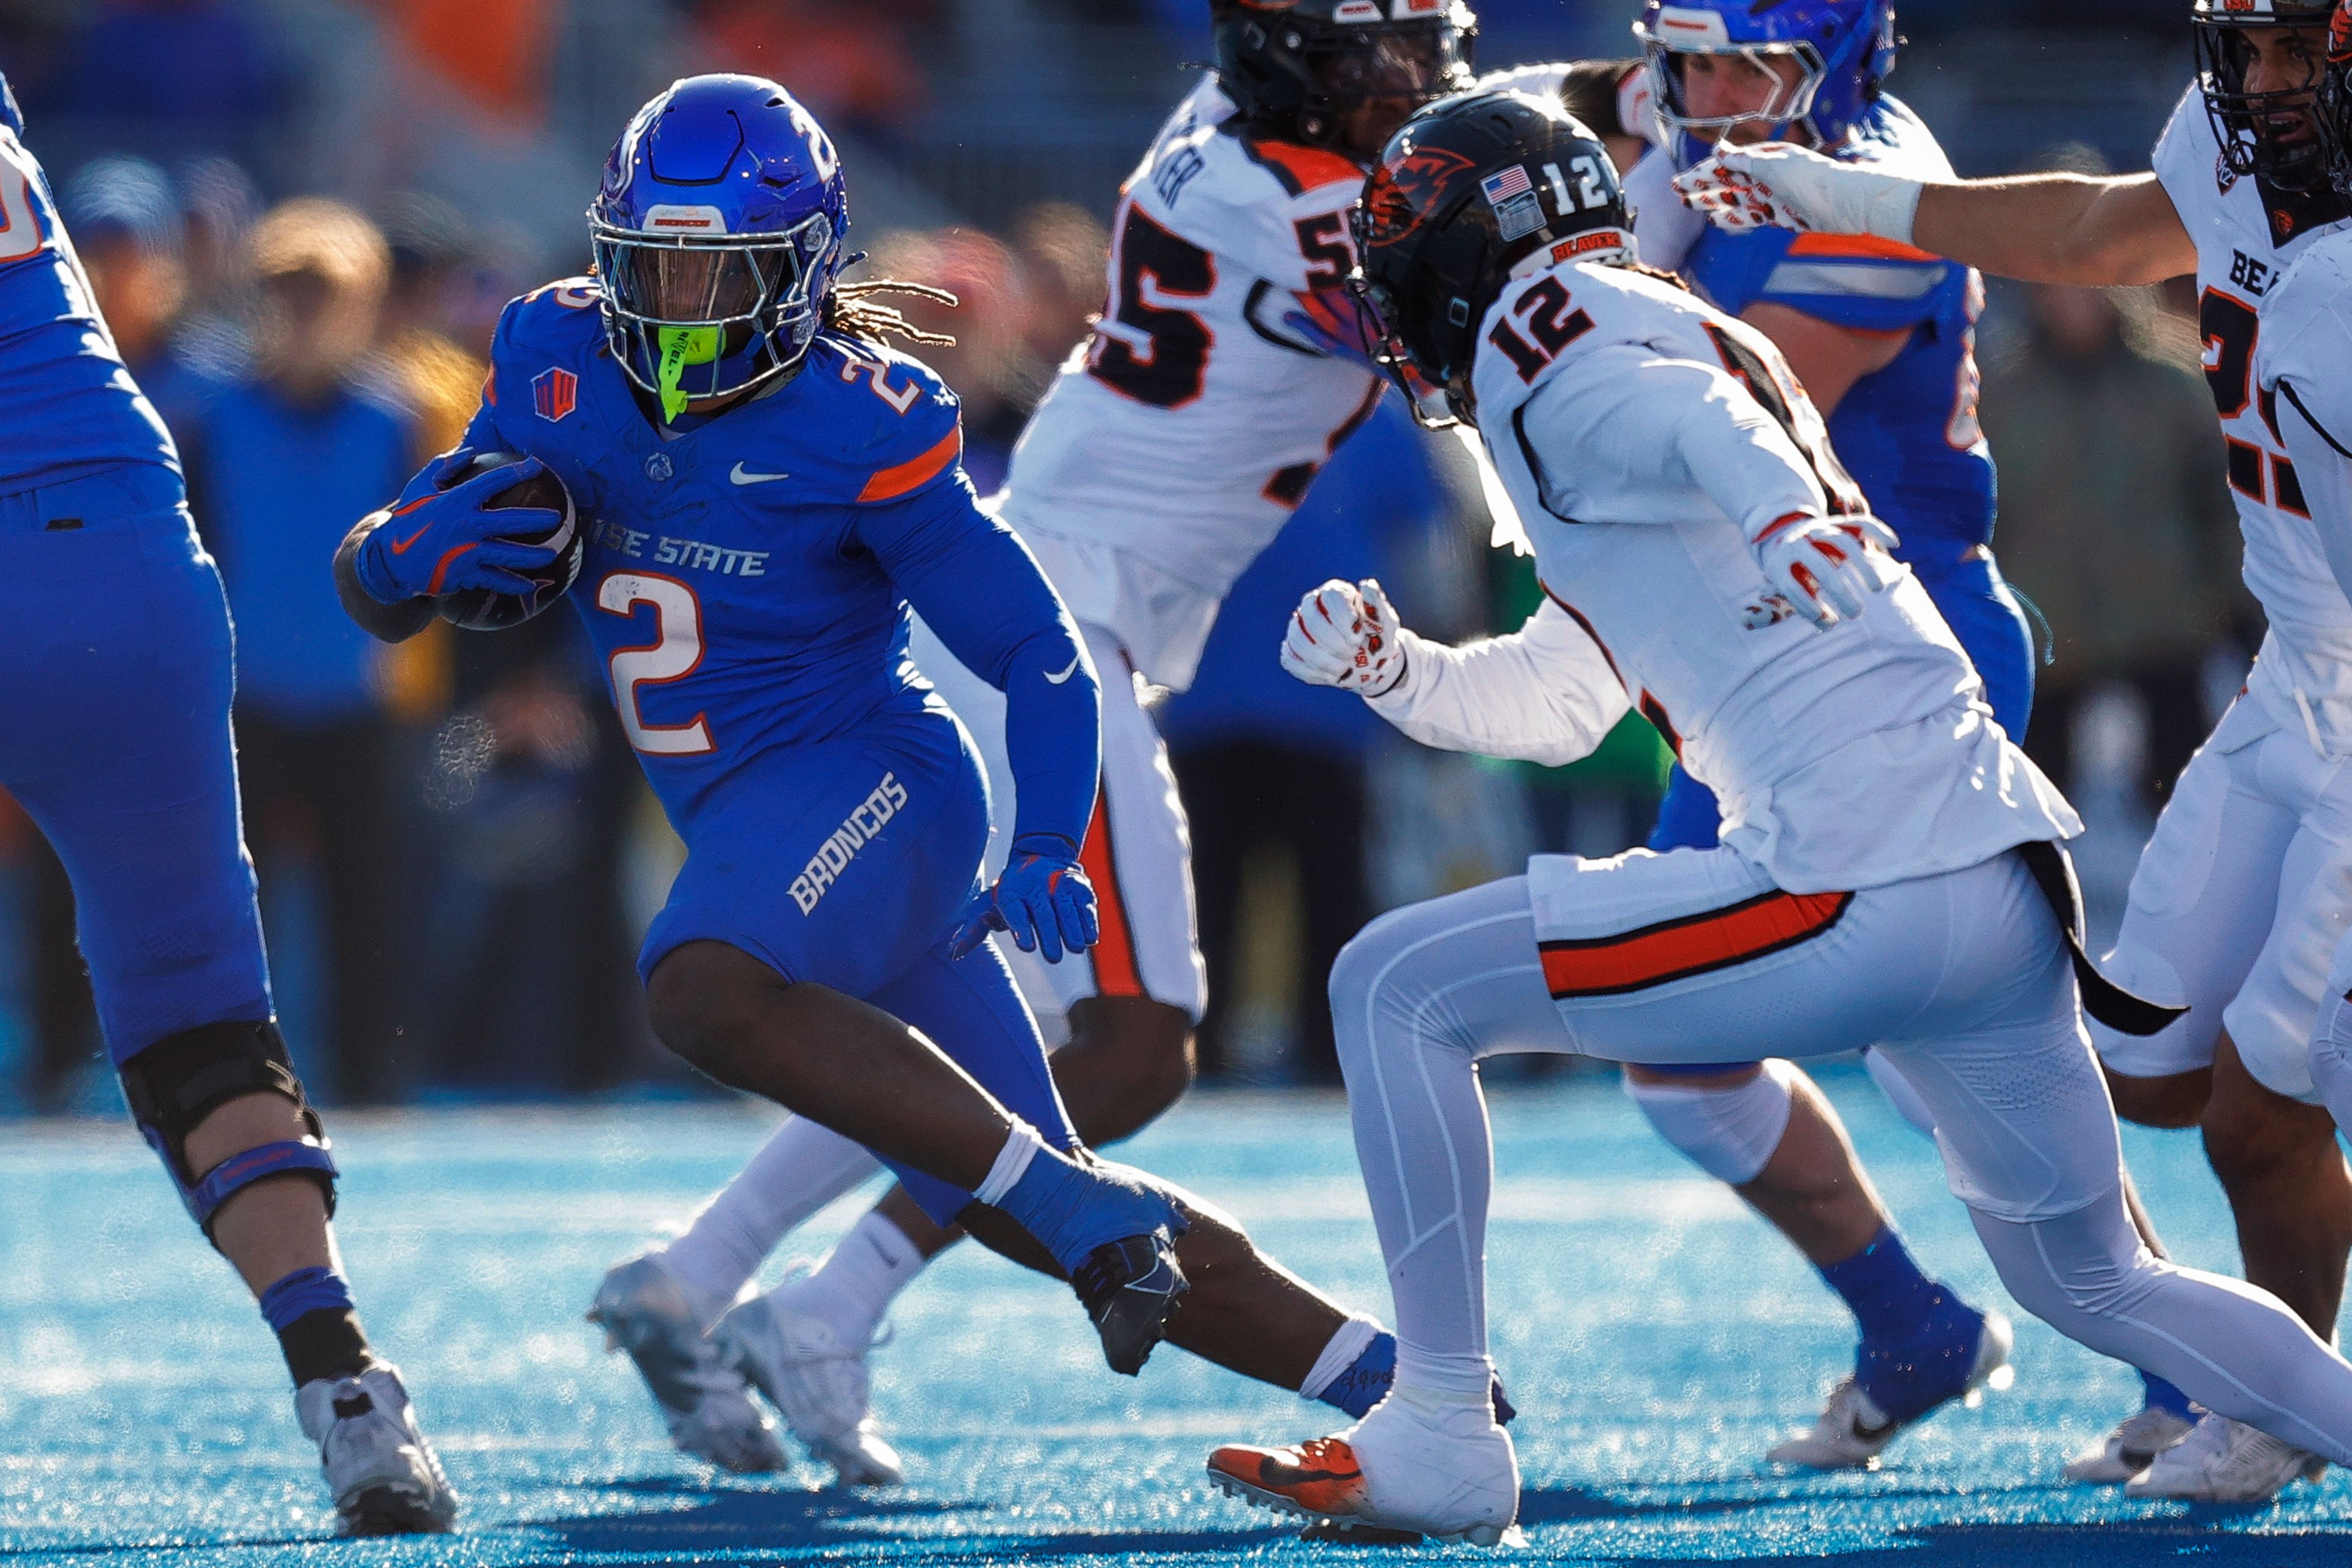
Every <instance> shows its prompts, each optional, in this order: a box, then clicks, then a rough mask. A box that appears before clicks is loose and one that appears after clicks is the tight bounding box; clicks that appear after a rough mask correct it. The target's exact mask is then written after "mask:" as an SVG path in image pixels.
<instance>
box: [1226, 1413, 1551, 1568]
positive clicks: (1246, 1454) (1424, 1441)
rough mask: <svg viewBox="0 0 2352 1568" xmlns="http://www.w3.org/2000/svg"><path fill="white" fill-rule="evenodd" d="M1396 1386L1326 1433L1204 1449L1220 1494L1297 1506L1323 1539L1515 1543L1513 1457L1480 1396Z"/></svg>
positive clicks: (1292, 1510)
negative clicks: (1460, 1399)
mask: <svg viewBox="0 0 2352 1568" xmlns="http://www.w3.org/2000/svg"><path fill="white" fill-rule="evenodd" d="M1417 1392H1418V1391H1413V1390H1402V1389H1401V1390H1398V1391H1397V1392H1396V1393H1393V1394H1391V1395H1390V1397H1389V1398H1387V1399H1385V1400H1383V1401H1382V1402H1381V1405H1379V1406H1378V1407H1377V1408H1376V1409H1374V1410H1373V1411H1372V1413H1371V1414H1370V1415H1367V1416H1365V1417H1364V1419H1363V1420H1361V1421H1360V1422H1358V1423H1357V1424H1356V1425H1355V1426H1351V1427H1349V1429H1348V1430H1347V1431H1345V1432H1343V1433H1341V1434H1339V1436H1336V1437H1318V1438H1316V1439H1314V1440H1313V1441H1311V1442H1307V1443H1302V1444H1300V1445H1298V1446H1297V1447H1286V1448H1257V1447H1246V1446H1242V1445H1231V1446H1228V1447H1223V1448H1219V1449H1218V1450H1217V1451H1216V1452H1215V1453H1213V1454H1211V1455H1210V1456H1209V1481H1210V1484H1211V1485H1213V1486H1214V1487H1215V1488H1216V1489H1218V1490H1220V1491H1222V1492H1223V1493H1224V1494H1225V1495H1226V1496H1228V1497H1234V1498H1238V1499H1240V1500H1242V1501H1244V1502H1246V1503H1249V1504H1252V1505H1253V1506H1255V1507H1258V1508H1264V1509H1271V1510H1274V1511H1276V1512H1277V1513H1289V1514H1297V1515H1298V1516H1300V1517H1302V1518H1304V1519H1307V1520H1308V1521H1311V1522H1310V1530H1312V1531H1313V1532H1314V1533H1315V1534H1316V1535H1317V1536H1318V1538H1323V1539H1328V1538H1330V1537H1331V1536H1332V1535H1334V1534H1337V1535H1339V1536H1340V1537H1341V1538H1343V1539H1347V1540H1351V1541H1358V1542H1361V1541H1365V1540H1367V1539H1370V1538H1373V1537H1375V1536H1377V1537H1379V1538H1381V1539H1385V1540H1389V1541H1394V1540H1397V1539H1398V1538H1399V1537H1400V1535H1406V1536H1423V1537H1428V1538H1430V1539H1433V1540H1436V1541H1445V1542H1469V1543H1470V1544H1472V1545H1475V1546H1496V1545H1517V1544H1518V1543H1519V1542H1520V1540H1521V1539H1522V1538H1521V1537H1520V1535H1519V1531H1518V1528H1517V1519H1518V1511H1519V1466H1518V1457H1517V1454H1515V1453H1514V1452H1513V1451H1512V1448H1511V1438H1510V1435H1509V1434H1508V1433H1507V1432H1505V1431H1504V1430H1503V1429H1502V1428H1501V1427H1500V1426H1496V1425H1495V1420H1494V1414H1493V1411H1492V1408H1491V1407H1489V1406H1487V1405H1484V1404H1483V1403H1482V1404H1480V1405H1475V1406H1470V1405H1462V1406H1458V1407H1457V1406H1456V1405H1453V1404H1452V1403H1450V1402H1447V1403H1440V1402H1438V1401H1435V1400H1432V1399H1429V1398H1427V1397H1425V1396H1424V1397H1416V1396H1415V1395H1416V1394H1417Z"/></svg>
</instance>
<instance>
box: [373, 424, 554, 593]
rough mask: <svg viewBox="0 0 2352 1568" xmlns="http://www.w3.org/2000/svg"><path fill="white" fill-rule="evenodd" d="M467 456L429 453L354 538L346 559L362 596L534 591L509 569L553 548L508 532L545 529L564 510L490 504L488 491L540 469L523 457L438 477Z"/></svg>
mask: <svg viewBox="0 0 2352 1568" xmlns="http://www.w3.org/2000/svg"><path fill="white" fill-rule="evenodd" d="M473 456H474V455H473V453H471V452H469V451H467V449H466V448H465V447H458V448H457V450H456V451H454V452H451V453H449V454H447V455H446V456H445V457H441V458H436V459H435V460H434V461H433V463H432V465H431V466H430V467H428V468H426V469H425V471H424V472H423V473H421V474H419V475H418V476H417V477H416V478H415V479H411V480H410V481H409V484H408V489H406V490H404V491H403V492H402V494H401V499H400V500H399V502H398V503H397V504H395V505H394V508H393V509H392V510H391V512H390V513H389V514H388V515H387V516H386V517H385V518H384V520H383V522H381V523H379V524H377V525H376V527H375V529H374V531H373V532H371V533H370V534H369V535H368V536H367V538H366V539H365V540H363V541H362V542H361V543H360V548H359V554H358V556H357V557H356V558H355V559H354V560H353V562H352V565H353V567H354V568H355V569H356V571H357V574H358V576H359V580H360V586H361V587H362V588H364V589H366V590H367V594H368V597H370V598H372V599H374V600H376V601H377V602H378V603H380V604H385V605H397V604H402V603H404V602H405V601H407V600H410V599H418V598H425V597H438V596H439V595H443V594H456V593H459V592H462V591H464V590H466V589H468V588H487V589H488V590H489V591H490V592H492V593H494V594H514V595H520V596H521V597H524V598H529V597H530V595H532V594H533V593H535V592H536V591H537V590H536V588H535V586H534V585H533V584H531V583H530V582H529V581H528V580H527V579H525V578H523V577H520V576H518V575H517V573H520V572H529V571H532V570H535V569H536V568H539V567H541V566H545V565H547V564H548V563H551V562H552V561H553V560H554V559H555V552H554V551H553V550H551V549H550V548H549V547H547V546H546V545H543V544H523V543H519V542H517V541H516V540H515V539H513V538H511V537H509V536H510V535H515V534H523V535H529V534H534V533H551V532H553V531H555V530H556V529H558V528H561V527H562V526H563V515H562V513H561V512H555V511H550V510H546V509H545V508H543V507H499V508H498V509H497V510H490V508H489V504H488V503H489V501H490V498H492V497H493V496H497V495H499V494H502V493H503V492H505V491H506V490H507V489H509V488H510V487H512V486H514V485H518V484H520V483H521V482H522V481H524V480H525V479H535V478H537V477H538V476H539V475H541V473H544V472H545V471H546V467H545V465H543V464H542V463H541V462H540V460H539V459H538V458H524V459H523V460H522V461H521V462H520V463H509V464H508V465H507V466H506V467H505V468H492V469H491V470H490V471H489V472H488V473H485V474H477V475H475V476H474V477H473V478H472V479H467V481H466V482H465V483H464V484H461V485H459V486H457V488H456V489H446V490H445V489H442V488H441V486H442V485H443V483H444V482H446V480H447V479H450V478H451V477H453V476H454V475H456V474H457V472H458V471H459V470H461V469H463V468H465V466H466V465H467V463H468V462H470V461H472V460H473Z"/></svg>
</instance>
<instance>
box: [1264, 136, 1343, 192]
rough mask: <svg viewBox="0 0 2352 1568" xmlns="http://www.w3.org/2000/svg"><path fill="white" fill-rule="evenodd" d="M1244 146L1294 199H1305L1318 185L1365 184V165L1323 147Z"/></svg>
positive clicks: (1294, 144) (1269, 143)
mask: <svg viewBox="0 0 2352 1568" xmlns="http://www.w3.org/2000/svg"><path fill="white" fill-rule="evenodd" d="M1243 145H1244V147H1246V148H1247V149H1248V150H1249V153H1250V156H1252V157H1253V158H1255V159H1256V160H1257V161H1258V162H1259V163H1263V164H1265V166H1266V167H1267V168H1269V169H1271V170H1272V171H1273V172H1274V174H1275V177H1276V178H1277V179H1279V180H1281V181H1282V183H1283V184H1285V185H1286V186H1289V187H1291V189H1290V194H1291V195H1294V196H1303V195H1306V194H1307V192H1309V191H1311V190H1314V189H1315V188H1316V187H1317V186H1318V185H1332V184H1340V183H1342V182H1345V183H1346V184H1351V185H1360V184H1363V183H1364V171H1363V167H1362V165H1360V164H1359V163H1356V161H1355V160H1354V159H1352V158H1348V157H1344V156H1342V155H1341V154H1339V153H1332V152H1328V151H1327V150H1325V149H1323V148H1321V147H1302V146H1300V145H1299V144H1298V143H1297V142H1244V143H1243Z"/></svg>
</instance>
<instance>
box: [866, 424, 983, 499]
mask: <svg viewBox="0 0 2352 1568" xmlns="http://www.w3.org/2000/svg"><path fill="white" fill-rule="evenodd" d="M962 456H963V426H962V424H961V422H959V423H958V424H957V426H956V427H955V428H954V429H952V430H950V431H949V432H948V434H947V438H946V439H945V440H942V441H941V442H940V444H939V445H938V446H936V447H932V448H931V449H930V450H929V451H928V452H926V453H924V454H923V455H922V456H921V457H919V458H915V459H914V460H912V461H911V462H905V463H901V464H899V465H898V467H897V468H885V469H883V470H882V471H881V472H880V473H878V474H877V475H875V476H874V477H873V478H872V479H868V480H866V488H865V489H863V490H860V491H859V492H858V495H857V499H858V500H861V501H877V500H898V498H899V497H900V496H903V495H908V494H911V493H912V492H914V491H916V490H919V489H922V488H923V487H924V486H925V485H927V484H929V483H930V482H931V481H932V480H933V479H937V478H939V477H940V474H941V473H942V472H944V471H945V470H946V468H947V466H948V465H949V464H950V463H952V462H954V461H955V460H956V459H957V458H961V457H962Z"/></svg>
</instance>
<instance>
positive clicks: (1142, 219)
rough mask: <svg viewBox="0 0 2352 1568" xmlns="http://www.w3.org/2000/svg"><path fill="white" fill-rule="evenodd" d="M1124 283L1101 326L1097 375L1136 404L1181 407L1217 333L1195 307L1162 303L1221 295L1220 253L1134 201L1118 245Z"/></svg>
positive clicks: (1197, 385)
mask: <svg viewBox="0 0 2352 1568" xmlns="http://www.w3.org/2000/svg"><path fill="white" fill-rule="evenodd" d="M1112 272H1113V275H1114V276H1115V277H1116V278H1117V279H1118V288H1117V289H1114V290H1113V291H1112V295H1111V300H1110V309H1109V310H1108V311H1107V312H1105V314H1104V316H1103V320H1102V324H1101V325H1100V326H1098V327H1097V328H1096V329H1095V342H1094V351H1093V357H1092V358H1091V360H1089V362H1088V363H1087V369H1089V370H1091V371H1092V372H1093V373H1094V374H1095V376H1096V379H1097V380H1099V381H1102V382H1104V383H1106V384H1108V385H1110V386H1113V387H1116V388H1117V389H1118V390H1119V391H1120V392H1123V393H1125V394H1127V395H1128V396H1129V397H1132V398H1134V399H1135V400H1136V401H1137V402H1138V403H1148V404H1150V405H1151V406H1152V407H1154V408H1181V407H1183V406H1184V405H1186V404H1188V403H1190V402H1192V400H1193V399H1194V398H1196V397H1198V396H1200V395H1201V387H1202V384H1203V383H1204V382H1205V381H1206V380H1207V379H1208V374H1209V351H1210V350H1211V349H1212V348H1214V347H1215V346H1216V342H1217V335H1216V333H1214V332H1213V331H1210V330H1209V323H1208V322H1206V321H1202V319H1201V318H1200V317H1199V316H1198V315H1196V314H1194V313H1193V312H1192V311H1190V310H1183V309H1181V307H1178V306H1172V305H1170V304H1164V303H1156V302H1155V301H1154V300H1150V299H1146V298H1145V295H1146V294H1147V293H1148V294H1150V295H1153V296H1156V297H1157V299H1158V300H1206V299H1207V298H1208V297H1209V296H1210V295H1211V294H1213V293H1214V292H1216V288H1217V262H1216V258H1214V257H1213V256H1211V255H1210V254H1209V253H1208V252H1207V251H1205V250H1202V248H1201V247H1199V246H1197V245H1194V244H1192V243H1191V242H1190V241H1188V240H1183V239H1180V238H1178V237H1176V236H1174V235H1172V234H1171V233H1169V232H1168V231H1167V230H1166V229H1164V228H1162V227H1160V226H1159V225H1158V224H1156V223H1154V222H1152V221H1151V219H1150V217H1148V216H1145V215H1144V214H1143V213H1142V211H1141V210H1139V208H1138V207H1137V206H1136V205H1134V204H1133V203H1132V202H1130V203H1129V204H1128V207H1127V211H1126V214H1125V216H1123V217H1122V218H1121V219H1120V222H1119V227H1118V242H1117V243H1116V245H1115V246H1114V247H1113V248H1112Z"/></svg>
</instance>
